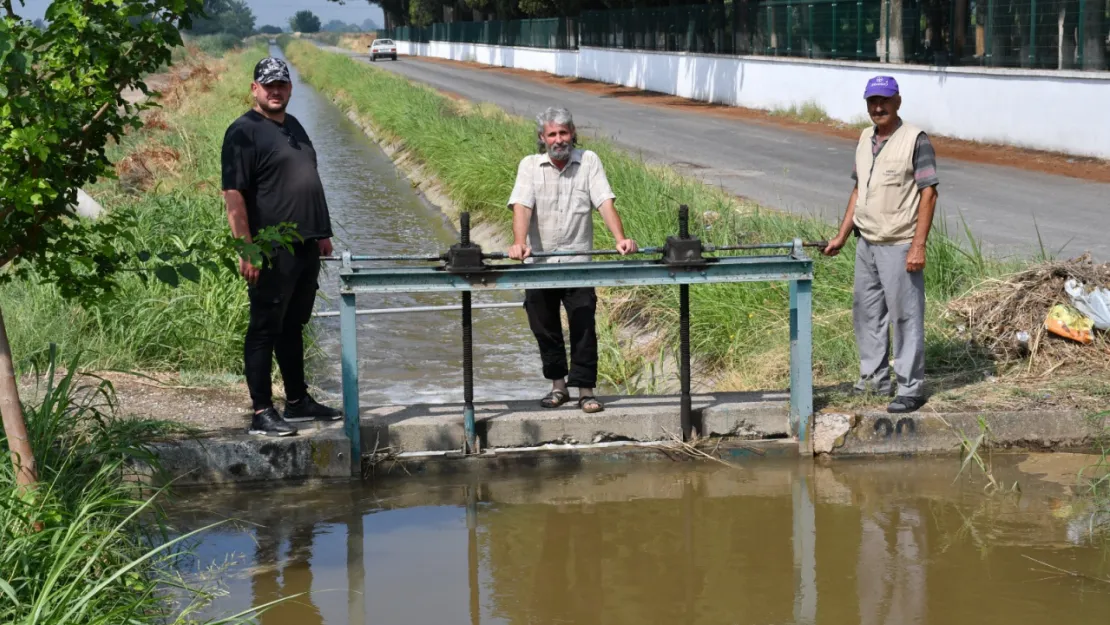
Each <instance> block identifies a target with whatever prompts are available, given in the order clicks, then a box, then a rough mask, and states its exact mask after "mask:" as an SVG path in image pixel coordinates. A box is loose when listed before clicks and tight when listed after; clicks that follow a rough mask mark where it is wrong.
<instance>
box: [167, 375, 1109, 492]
mask: <svg viewBox="0 0 1110 625" xmlns="http://www.w3.org/2000/svg"><path fill="white" fill-rule="evenodd" d="M603 399H604V401H605V402H606V409H605V411H604V412H601V413H596V414H585V413H583V412H581V411H580V410H578V409H577V408H576V407H574V405H573V403H568V404H566V405H565V406H563V407H562V408H559V409H555V410H549V409H543V408H539V407H538V406H537V405H536V402H533V401H521V402H492V403H484V404H482V403H480V404H477V405H476V406H475V408H476V412H477V421H478V433H479V438H480V440H481V448H482V451H483V453H481V454H479V455H477V456H470V457H464V456H462V454H461V449H462V440H463V427H462V405H461V404H422V405H411V406H381V407H372V408H370V407H368V408H365V409H364V410H363V414H362V419H361V428H362V432H361V434H362V454H363V462H362V471H363V474H364V475H366V476H369V475H371V474H373V475H376V476H383V475H394V476H396V475H410V476H411V475H420V474H441V473H457V472H473V471H478V472H483V471H485V472H500V471H511V470H512V469H513V468H514V467H522V466H536V465H548V466H557V467H579V466H582V465H584V464H590V463H593V464H598V463H602V464H607V463H613V462H641V461H675V460H690V459H692V458H693V457H694V454H692V452H691V450H690V449H689V448H688V447H685V446H683V445H682V444H681V443H679V442H677V437H678V436H679V434H680V432H681V427H680V423H679V402H678V397H677V396H673V395H672V396H650V397H648V396H641V397H607V398H603ZM693 407H694V413H695V422H698V421H700V422H701V423H702V424H703V427H704V432H705V433H706V436H707V441H708V442H707V444H706V445H705V446H703V447H702V449H703V450H706V451H712V452H714V453H715V454H717V455H718V456H720V457H721V458H723V459H725V460H729V461H739V462H748V461H755V460H759V459H766V458H774V457H778V458H781V457H802V456H807V455H809V454H810V453H811V451H812V452H816V453H817V454H820V455H828V456H831V457H834V458H836V457H858V456H906V455H955V454H958V453H960V451H961V441H963V440H965V439H966V440H974V439H976V438H978V437H979V436H980V434H981V433H982V430H981V429H980V422H979V419H980V417H982V419H983V422H984V423H985V424H986V425H987V427H988V428H989V434H988V435H987V438H986V444H987V445H989V446H990V447H991V448H992V449H996V450H1005V449H1021V450H1034V451H1056V450H1063V449H1081V448H1084V447H1088V446H1090V445H1091V444H1092V443H1093V441H1094V436H1095V434H1096V430H1095V429H1094V428H1093V426H1092V424H1091V423H1090V422H1089V421H1088V420H1087V419H1085V418H1084V417H1083V415H1081V414H1080V413H1077V412H1068V411H1060V412H1044V411H1027V412H995V413H948V414H942V413H926V412H920V413H914V414H910V415H901V416H899V415H889V414H886V413H885V412H874V413H872V412H866V413H860V414H818V415H817V416H816V417H815V418H814V421H813V424H812V431H813V433H814V435H813V437H812V439H811V442H809V443H807V444H806V445H801V446H800V445H799V444H798V442H797V440H796V439H795V438H794V437H792V436H791V432H790V430H789V419H788V415H787V395H786V394H785V393H717V394H706V395H695V396H694V402H693ZM811 446H812V447H813V449H811ZM157 452H158V454H159V456H160V457H161V458H162V461H163V464H164V465H165V469H166V471H167V476H166V477H168V478H177V479H178V480H179V481H178V484H179V485H212V484H225V485H226V484H236V483H248V482H255V481H273V480H304V479H328V478H347V477H350V475H351V469H350V467H351V463H350V457H349V453H350V444H349V442H348V439H347V437H346V436H345V435H344V433H343V427H342V424H339V423H332V424H327V425H323V426H314V425H313V424H307V427H305V428H303V429H302V430H301V433H300V434H299V435H298V436H296V437H291V438H283V439H272V438H260V437H252V436H248V435H245V434H243V435H234V436H223V437H215V438H207V439H201V440H185V441H178V442H174V443H165V444H162V445H160V446H159V447H158V449H157ZM704 459H705V458H704V457H702V460H704Z"/></svg>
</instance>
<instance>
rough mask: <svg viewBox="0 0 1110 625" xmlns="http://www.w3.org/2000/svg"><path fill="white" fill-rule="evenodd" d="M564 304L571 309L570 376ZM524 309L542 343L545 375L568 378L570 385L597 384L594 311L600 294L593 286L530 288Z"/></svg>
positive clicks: (525, 294)
mask: <svg viewBox="0 0 1110 625" xmlns="http://www.w3.org/2000/svg"><path fill="white" fill-rule="evenodd" d="M560 304H561V305H562V306H564V307H565V308H566V309H567V319H568V321H569V322H570V369H569V374H570V376H569V377H567V374H568V369H567V348H566V344H565V343H564V342H563V323H562V319H561V318H560V316H559V306H560ZM524 310H525V311H527V313H528V325H529V326H530V327H531V328H532V334H534V335H535V336H536V341H537V342H538V343H539V346H540V359H541V360H542V361H543V377H544V378H546V379H548V380H559V379H562V378H564V377H567V386H573V387H577V388H595V387H596V386H597V330H596V327H595V325H594V313H595V312H596V311H597V295H596V294H595V293H594V290H593V288H581V289H527V290H525V291H524Z"/></svg>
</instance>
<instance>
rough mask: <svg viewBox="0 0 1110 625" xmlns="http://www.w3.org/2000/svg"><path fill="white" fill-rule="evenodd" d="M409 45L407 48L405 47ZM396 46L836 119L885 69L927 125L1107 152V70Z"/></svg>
mask: <svg viewBox="0 0 1110 625" xmlns="http://www.w3.org/2000/svg"><path fill="white" fill-rule="evenodd" d="M405 45H411V48H412V50H413V51H412V52H404V46H405ZM399 50H401V51H402V53H407V54H416V55H423V56H433V57H438V58H444V59H454V60H459V61H464V60H465V61H477V62H479V63H485V64H487V65H496V66H501V67H513V68H518V69H529V70H536V71H542V72H548V73H552V74H557V75H560V76H575V77H578V78H585V79H589V80H597V81H601V82H607V83H613V84H620V85H625V86H628V87H636V88H639V89H645V90H648V91H657V92H660V93H667V94H671V95H677V96H681V97H684V98H691V99H695V100H704V101H708V102H715V103H720V104H730V105H734V106H744V107H749V108H757V109H774V108H788V107H790V106H791V105H795V104H797V105H801V104H804V103H807V102H815V103H817V104H818V105H819V106H820V107H821V108H822V109H824V110H825V112H826V113H827V114H828V115H829V116H830V117H832V118H834V119H838V120H841V121H844V122H855V121H859V120H861V119H866V110H865V108H864V103H863V87H864V85H865V84H866V82H867V79H868V78H870V77H871V76H873V75H875V74H880V73H881V74H889V75H892V76H894V77H895V78H896V79H897V80H898V84H899V85H900V87H901V91H902V98H903V103H902V116H903V117H904V118H905V119H907V120H908V121H910V122H912V123H914V124H916V125H918V126H921V127H922V128H924V129H925V130H927V131H929V132H932V133H935V134H940V135H946V136H949V137H955V138H959V139H970V140H974V141H983V142H986V143H999V144H1009V145H1017V146H1023V147H1029V148H1034V149H1040V150H1051V151H1057V152H1066V153H1071V154H1078V155H1084V156H1095V157H1100V158H1110V72H1066V71H1061V72H1055V71H1036V70H1017V69H977V68H959V69H953V68H948V69H943V68H933V67H927V66H912V65H887V64H880V63H851V62H842V61H815V60H807V59H786V58H771V57H734V56H718V55H702V54H684V53H667V52H646V51H635V50H614V49H607V48H586V47H583V48H581V49H580V50H579V51H573V50H543V49H537V48H509V47H503V46H486V45H476V44H462V43H447V42H442V41H434V42H432V43H430V44H406V43H402V48H399Z"/></svg>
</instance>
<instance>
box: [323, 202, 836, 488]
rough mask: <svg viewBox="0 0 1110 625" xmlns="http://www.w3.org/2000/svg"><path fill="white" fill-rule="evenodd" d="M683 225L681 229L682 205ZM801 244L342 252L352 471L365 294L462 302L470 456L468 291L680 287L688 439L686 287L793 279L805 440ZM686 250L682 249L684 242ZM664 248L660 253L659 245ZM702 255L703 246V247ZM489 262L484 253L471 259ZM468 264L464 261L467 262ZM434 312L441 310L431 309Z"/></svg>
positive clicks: (808, 378)
mask: <svg viewBox="0 0 1110 625" xmlns="http://www.w3.org/2000/svg"><path fill="white" fill-rule="evenodd" d="M682 208H683V212H682V215H683V217H682V218H681V223H682V225H683V226H685V219H686V218H685V215H686V212H685V207H682ZM680 232H681V235H680V236H679V237H671V238H669V239H668V246H670V245H672V244H674V243H675V241H672V239H683V241H679V243H683V242H685V243H691V242H692V243H695V244H697V241H696V240H689V237H688V234H687V232H686V228H685V227H682V228H680ZM462 241H463V242H462V243H461V244H460V245H459V246H455V247H453V248H452V252H455V251H456V248H459V247H463V248H472V249H473V248H476V246H472V245H471V244H470V242H469V219H468V216H467V215H465V214H464V215H463V237H462ZM806 245H818V244H817V243H811V244H806V243H803V242H802V241H801V240H800V239H796V240H794V241H793V242H792V243H788V244H781V245H779V244H775V245H766V246H760V247H785V248H787V249H788V250H789V251H788V253H786V254H782V255H772V256H718V257H700V256H698V258H696V259H695V260H693V261H687V260H684V259H678V260H676V257H675V256H674V255H671V256H668V254H667V252H665V251H664V253H663V258H661V259H651V260H643V259H641V260H617V261H594V262H577V263H532V264H485V263H484V262H480V263H479V264H478V265H473V266H471V265H459V266H452V264H451V263H452V260H451V253H449V254H447V255H445V257H447V258H448V260H447V262H446V263H445V264H443V265H438V266H434V267H412V266H402V267H380V266H379V267H366V266H357V265H355V261H354V260H353V259H354V258H357V256H354V255H352V254H350V253H349V252H347V253H344V254H343V255H342V256H341V259H342V268H341V270H340V273H339V279H340V306H339V317H340V332H341V351H342V377H343V411H344V415H345V427H346V433H347V436H348V437H349V438H350V441H351V450H352V463H353V465H354V466H353V467H352V468H353V469H355V470H357V469H358V463H359V461H360V459H361V432H360V429H359V414H360V406H359V390H358V387H359V374H358V343H357V324H356V319H357V316H358V314H359V312H360V311H359V310H358V309H357V308H356V306H355V300H356V297H357V296H358V295H360V294H370V293H430V292H459V293H460V295H461V297H462V307H461V310H462V320H463V323H462V326H463V328H462V329H463V361H464V371H463V375H464V391H465V392H464V397H465V407H464V411H463V421H464V428H465V433H466V442H467V449H466V451H467V452H468V453H477V452H478V451H479V442H480V441H478V439H477V434H476V431H475V421H474V407H473V371H472V345H471V341H470V330H471V308H472V307H471V304H470V298H471V294H472V293H473V292H475V291H479V292H480V291H505V290H521V289H548V288H575V287H611V288H619V287H630V286H648V285H673V286H678V287H679V289H680V291H681V293H680V295H681V297H680V302H681V311H680V326H681V328H680V329H681V332H680V334H681V342H682V349H681V358H682V361H683V363H682V367H681V376H682V393H681V394H682V398H681V399H682V402H681V410H682V429H683V435H684V436H686V437H689V436H691V434H692V432H693V430H697V431H698V433H699V434H700V433H702V432H701V424H700V423H695V422H694V421H695V417H694V416H693V413H692V410H691V408H690V368H689V362H690V354H689V343H690V338H689V288H690V286H692V285H713V284H724V283H736V282H766V281H776V282H781V281H787V282H789V283H790V424H791V430H792V431H793V433H794V435H795V436H796V437H797V439H798V443H799V445H803V446H804V445H806V444H807V442H808V432H807V429H808V422H809V418H810V417H811V416H812V413H813V366H812V365H813V356H812V354H813V346H812V342H813V321H812V310H813V301H812V280H813V261H812V260H811V259H809V258H808V257H807V256H806V255H805V252H804V249H803V248H804V246H806ZM682 247H685V246H682ZM659 249H661V250H665V249H666V248H665V247H663V248H659ZM702 249H709V248H702ZM491 256H493V257H496V255H482V254H481V253H480V250H478V256H477V258H488V257H491ZM471 260H473V258H470V259H469V260H468V261H466V262H469V261H471ZM436 308H439V307H436Z"/></svg>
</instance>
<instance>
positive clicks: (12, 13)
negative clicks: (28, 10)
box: [3, 0, 19, 20]
mask: <svg viewBox="0 0 1110 625" xmlns="http://www.w3.org/2000/svg"><path fill="white" fill-rule="evenodd" d="M3 2H4V10H5V11H6V12H7V13H8V17H9V18H11V19H13V20H17V19H19V16H18V15H16V14H15V11H13V10H12V0H3Z"/></svg>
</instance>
